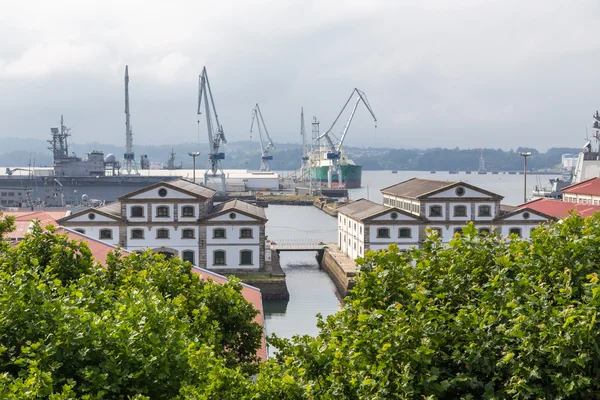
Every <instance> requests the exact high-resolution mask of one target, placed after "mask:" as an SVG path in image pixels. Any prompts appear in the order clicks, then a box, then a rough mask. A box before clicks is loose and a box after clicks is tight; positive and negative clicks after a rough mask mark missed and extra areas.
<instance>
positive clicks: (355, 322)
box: [258, 214, 600, 399]
mask: <svg viewBox="0 0 600 400" xmlns="http://www.w3.org/2000/svg"><path fill="white" fill-rule="evenodd" d="M598 249H600V214H597V215H596V216H594V217H593V218H587V219H585V220H584V219H582V218H580V217H570V218H568V219H567V220H565V221H563V222H562V223H558V224H556V225H554V226H551V227H540V228H538V229H536V231H534V232H533V237H532V239H531V241H524V240H520V239H518V238H516V237H513V238H511V240H504V239H498V238H495V237H490V236H488V237H481V236H478V235H477V233H476V230H475V229H474V228H473V226H472V225H470V226H468V227H467V228H466V229H465V230H464V233H463V236H462V237H460V236H458V235H457V236H456V237H455V239H454V240H453V241H452V242H451V243H450V245H449V246H442V245H441V244H440V242H439V241H438V240H436V239H433V240H430V241H428V242H427V243H426V244H425V245H424V248H423V249H422V250H412V251H408V252H399V251H398V249H397V248H396V247H395V246H391V247H390V249H389V251H388V252H377V253H375V252H370V253H369V254H367V256H366V257H365V259H364V260H363V261H362V273H361V274H360V279H359V280H358V283H357V286H356V288H355V289H354V291H353V292H352V294H351V295H350V296H349V297H348V298H347V299H346V304H345V306H344V307H343V310H342V311H340V312H339V313H338V314H336V315H333V316H330V317H328V318H327V319H326V320H322V321H321V322H320V334H319V335H318V336H317V337H316V338H311V337H306V336H304V337H296V338H294V339H293V340H292V341H288V340H282V339H274V340H273V341H274V343H275V344H276V345H277V346H278V347H279V348H280V349H281V351H280V352H279V353H278V355H277V357H276V360H271V361H270V364H269V365H267V366H265V367H264V368H263V372H262V374H261V375H260V377H259V380H258V384H259V386H258V390H259V391H260V393H261V395H262V396H263V397H264V398H269V397H270V398H282V399H285V398H306V399H390V398H401V399H423V398H427V399H459V398H463V399H479V398H490V399H492V398H493V399H504V398H523V399H527V398H530V399H593V398H600V335H599V334H598V329H599V324H598V321H597V315H598V311H599V305H600V285H599V276H598V272H599V271H598V266H599V265H600V252H599V251H598Z"/></svg>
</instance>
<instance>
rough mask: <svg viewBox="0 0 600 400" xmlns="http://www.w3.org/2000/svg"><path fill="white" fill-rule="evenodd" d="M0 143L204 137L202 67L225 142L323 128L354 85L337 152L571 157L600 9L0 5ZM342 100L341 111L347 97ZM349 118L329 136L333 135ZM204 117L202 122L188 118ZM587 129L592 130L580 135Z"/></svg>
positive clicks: (592, 100) (133, 0) (598, 54)
mask: <svg viewBox="0 0 600 400" xmlns="http://www.w3.org/2000/svg"><path fill="white" fill-rule="evenodd" d="M0 4H1V5H2V13H0V124H1V125H2V130H1V131H0V139H1V138H7V137H21V138H23V137H27V138H36V139H46V138H47V137H48V135H49V128H50V127H51V126H57V124H58V123H59V121H60V115H61V114H64V116H65V121H66V125H67V126H69V127H72V128H73V131H72V132H73V139H72V140H73V141H75V142H77V143H85V142H100V143H111V144H121V143H122V144H123V146H124V144H125V126H124V121H125V115H124V83H123V75H124V69H125V65H129V73H130V101H131V105H130V109H131V120H132V125H133V132H134V139H133V141H134V146H135V144H136V143H138V144H172V143H183V142H191V143H197V142H198V141H200V142H202V143H206V142H207V141H208V134H207V128H206V123H205V120H204V115H201V116H198V115H197V95H198V94H197V92H198V75H199V74H200V72H201V71H202V68H203V66H206V68H207V72H208V76H209V80H210V84H211V89H212V92H213V96H214V100H215V105H216V109H217V112H218V115H219V120H220V123H221V124H222V126H223V128H224V131H225V134H226V137H227V139H228V140H229V141H238V140H249V139H252V140H257V138H258V137H257V134H258V133H257V131H256V129H254V132H252V133H251V132H250V122H251V111H252V107H253V106H254V104H255V103H259V104H260V108H261V111H262V114H263V116H264V119H265V123H266V126H267V128H268V131H269V134H270V136H271V137H272V139H273V141H274V143H275V146H277V142H280V143H282V142H286V143H290V142H297V143H300V142H301V136H300V109H301V107H304V114H305V119H306V126H307V131H308V132H309V133H308V134H309V135H310V129H311V121H312V118H313V116H316V117H317V119H318V120H319V121H320V130H321V132H323V131H324V130H326V129H328V128H329V127H330V125H331V124H332V123H333V121H334V119H335V118H336V116H337V115H338V113H340V111H341V109H342V107H343V105H344V103H345V102H346V100H347V99H348V96H350V94H351V92H352V90H353V89H354V88H355V87H356V88H358V89H360V90H362V91H364V92H365V93H366V95H367V98H368V100H369V103H370V105H371V107H372V110H373V112H374V113H375V116H376V118H377V123H376V124H375V123H374V121H373V118H372V116H371V115H370V113H369V112H368V110H367V109H366V108H365V106H364V105H363V104H359V106H358V108H357V110H356V114H355V116H354V119H353V121H352V124H351V126H350V128H349V129H348V134H347V137H346V140H345V142H344V144H346V145H350V146H365V147H369V146H373V147H395V148H428V147H438V146H439V147H450V148H454V147H460V148H479V147H492V148H503V149H510V148H517V147H519V146H527V147H535V148H538V149H540V150H542V149H546V148H548V147H559V146H564V147H580V146H582V145H583V144H584V139H585V136H586V132H585V130H586V126H587V127H588V128H590V127H591V123H592V121H593V120H592V118H591V116H592V114H593V112H594V111H595V110H596V109H597V108H600V97H598V95H599V94H600V79H599V78H598V66H599V65H600V51H598V50H599V47H600V40H599V39H598V38H599V37H600V24H598V23H597V21H598V18H599V17H600V2H598V1H597V0H528V1H523V0H501V1H492V0H452V1H449V0H369V1H365V0H361V1H356V0H320V1H311V0H277V1H266V0H255V1H242V0H238V1H234V0H219V1H207V0H203V1H198V0H195V1H181V0H171V1H169V2H166V1H154V0H145V1H138V0H130V1H125V0H120V1H113V0H102V1H94V0H86V1H81V0H76V1H75V0H55V1H51V2H49V1H37V0H30V1H13V0H0ZM351 104H354V103H353V102H352V103H351ZM349 110H350V109H349V108H348V109H346V113H344V114H342V117H341V118H340V120H339V121H338V123H337V124H336V125H335V126H334V128H333V130H332V132H334V133H336V134H337V135H338V136H339V133H340V132H341V131H342V130H343V127H344V124H345V121H346V119H347V118H348V113H349ZM198 121H199V122H198ZM589 133H590V135H591V134H592V130H591V129H589Z"/></svg>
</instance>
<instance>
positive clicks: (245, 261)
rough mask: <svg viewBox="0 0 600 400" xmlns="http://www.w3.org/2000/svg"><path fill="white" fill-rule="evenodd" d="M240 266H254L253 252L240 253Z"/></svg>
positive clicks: (243, 251) (244, 251)
mask: <svg viewBox="0 0 600 400" xmlns="http://www.w3.org/2000/svg"><path fill="white" fill-rule="evenodd" d="M240 265H252V250H242V251H240Z"/></svg>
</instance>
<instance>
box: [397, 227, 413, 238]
mask: <svg viewBox="0 0 600 400" xmlns="http://www.w3.org/2000/svg"><path fill="white" fill-rule="evenodd" d="M411 236H412V235H411V230H410V228H400V229H398V237H399V238H409V237H411Z"/></svg>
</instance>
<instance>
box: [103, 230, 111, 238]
mask: <svg viewBox="0 0 600 400" xmlns="http://www.w3.org/2000/svg"><path fill="white" fill-rule="evenodd" d="M100 239H112V229H100Z"/></svg>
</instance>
